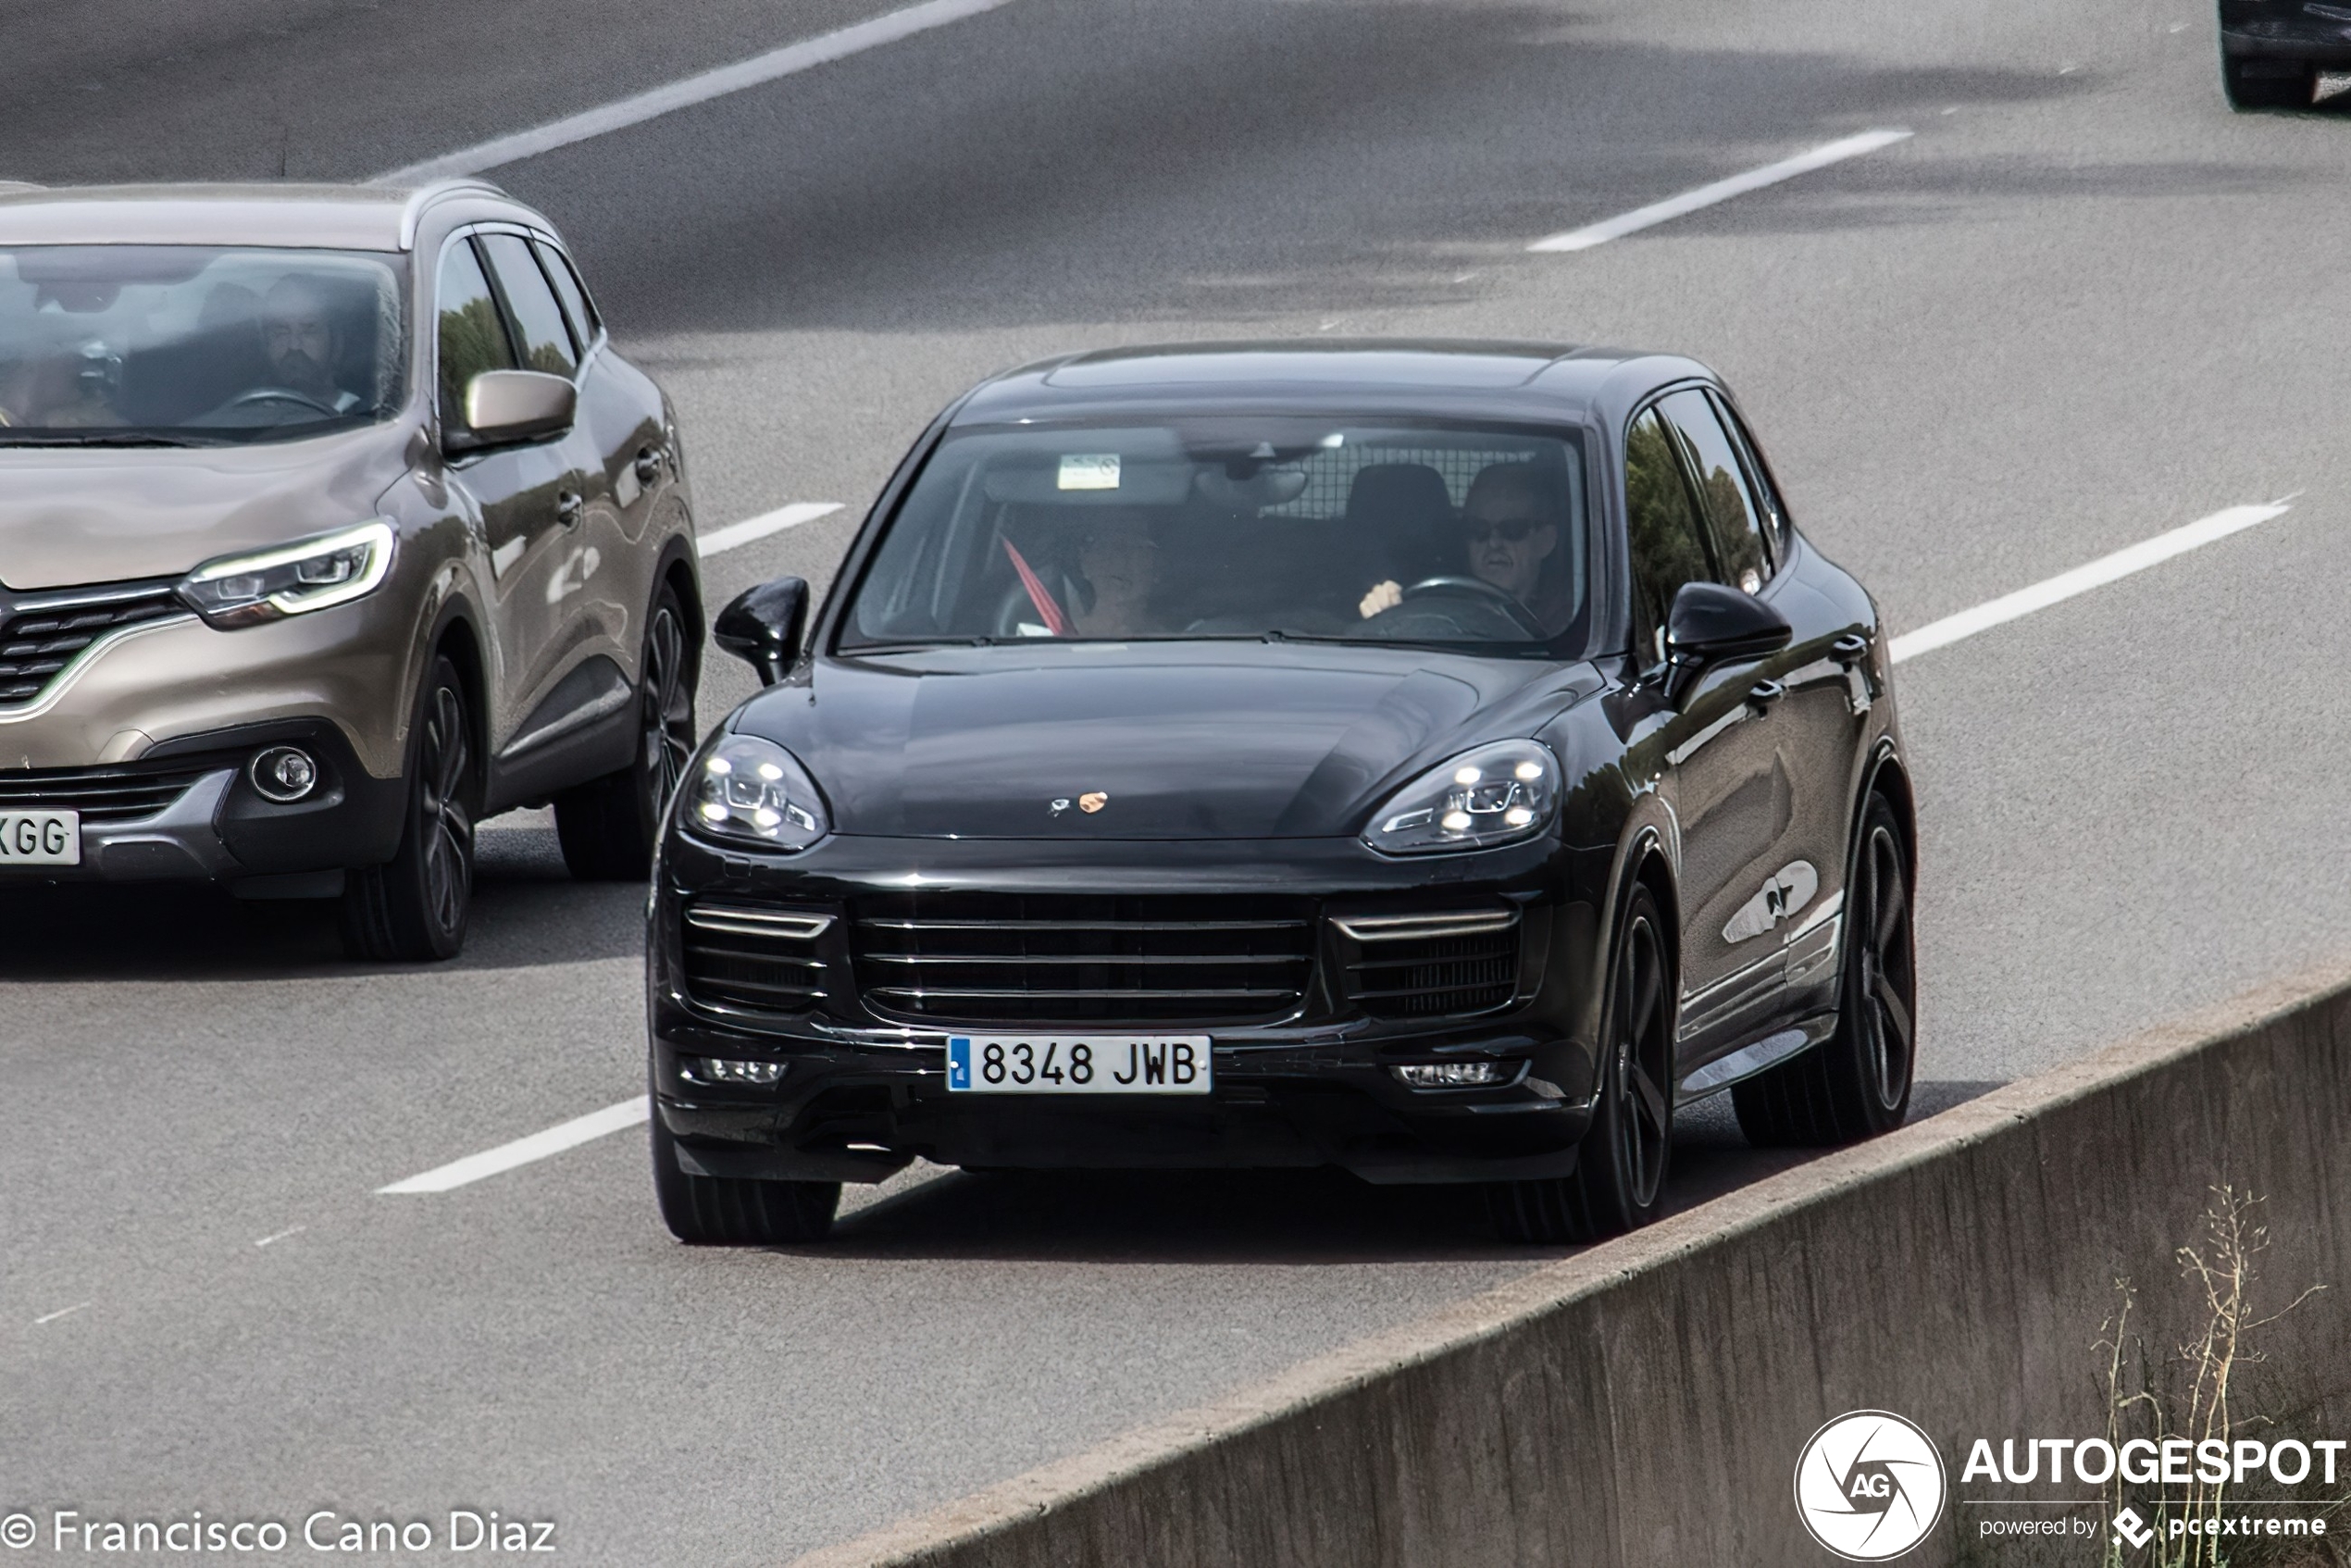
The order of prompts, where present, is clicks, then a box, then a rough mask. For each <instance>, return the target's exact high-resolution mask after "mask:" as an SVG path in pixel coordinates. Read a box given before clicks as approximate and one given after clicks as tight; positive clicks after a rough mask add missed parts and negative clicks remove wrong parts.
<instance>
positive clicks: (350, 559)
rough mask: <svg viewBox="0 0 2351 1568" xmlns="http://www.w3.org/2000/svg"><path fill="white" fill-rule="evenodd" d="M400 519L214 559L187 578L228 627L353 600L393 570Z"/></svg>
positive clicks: (193, 605)
mask: <svg viewBox="0 0 2351 1568" xmlns="http://www.w3.org/2000/svg"><path fill="white" fill-rule="evenodd" d="M392 540H393V534H392V525H391V524H390V523H387V522H385V521H383V520H382V519H380V518H378V519H377V520H375V521H373V522H366V523H361V524H360V525H359V526H358V527H357V528H351V529H342V531H341V532H339V533H330V534H321V535H320V536H319V537H318V538H317V539H305V540H303V541H300V542H298V543H294V544H288V545H284V546H281V547H280V548H279V549H276V550H267V551H263V552H261V553H259V554H252V555H224V556H222V557H221V558H220V559H219V560H218V561H207V562H205V564H204V565H203V566H198V567H197V568H196V569H195V570H194V571H193V572H190V573H189V574H188V575H187V576H186V577H185V578H183V579H180V600H181V601H182V602H183V603H185V604H187V606H188V607H189V608H190V609H192V610H193V611H195V612H196V614H198V615H200V616H203V617H204V618H205V620H207V621H209V622H211V623H212V624H213V625H214V626H217V627H219V628H222V629H223V630H229V629H233V628H237V627H241V626H258V625H259V624H261V623H262V622H263V621H274V620H282V619H284V618H285V617H286V616H300V615H306V614H308V613H309V612H310V611H312V610H323V609H325V608H327V607H328V606H329V605H330V604H349V603H350V602H351V601H352V600H354V599H356V598H358V597H359V596H360V595H361V594H363V593H367V592H371V591H374V589H375V588H376V586H377V585H378V584H379V583H380V582H382V581H383V579H384V578H385V576H386V575H387V574H388V573H390V572H391V570H392Z"/></svg>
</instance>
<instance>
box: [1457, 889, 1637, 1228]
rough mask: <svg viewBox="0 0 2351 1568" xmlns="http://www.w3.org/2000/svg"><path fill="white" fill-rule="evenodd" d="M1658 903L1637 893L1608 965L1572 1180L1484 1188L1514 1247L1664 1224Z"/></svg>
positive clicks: (1498, 1223)
mask: <svg viewBox="0 0 2351 1568" xmlns="http://www.w3.org/2000/svg"><path fill="white" fill-rule="evenodd" d="M1672 952H1673V949H1672V946H1671V944H1670V943H1669V941H1668V940H1667V938H1666V934H1665V928H1664V920H1663V918H1662V917H1661V915H1660V914H1659V911H1658V904H1657V899H1656V898H1655V896H1654V895H1652V894H1651V893H1650V892H1649V890H1648V889H1647V888H1645V887H1636V888H1635V889H1634V890H1633V896H1632V898H1631V899H1630V900H1629V901H1628V902H1626V905H1625V910H1624V918H1623V922H1622V923H1621V926H1620V928H1619V931H1618V934H1617V939H1616V951H1615V952H1614V953H1613V954H1612V955H1611V965H1610V980H1611V983H1610V988H1609V989H1610V1001H1609V1004H1608V1027H1607V1028H1606V1029H1605V1030H1604V1031H1603V1032H1602V1035H1601V1040H1602V1046H1601V1061H1600V1072H1599V1086H1598V1087H1599V1092H1598V1096H1597V1098H1596V1101H1595V1103H1594V1105H1593V1107H1592V1125H1591V1126H1590V1128H1589V1129H1588V1130H1586V1133H1585V1134H1584V1142H1583V1145H1582V1147H1581V1148H1580V1149H1579V1150H1578V1151H1576V1169H1575V1174H1574V1175H1573V1176H1550V1177H1545V1178H1541V1179H1537V1180H1533V1181H1504V1182H1496V1183H1495V1184H1494V1185H1493V1186H1491V1187H1489V1188H1487V1189H1486V1198H1487V1203H1488V1206H1489V1208H1490V1209H1491V1211H1492V1213H1493V1215H1494V1224H1495V1227H1496V1228H1497V1229H1498V1230H1499V1231H1500V1232H1501V1233H1502V1237H1503V1239H1505V1240H1509V1241H1530V1242H1543V1243H1556V1242H1561V1241H1579V1242H1580V1241H1598V1240H1601V1239H1603V1238H1607V1237H1611V1236H1621V1235H1623V1233H1624V1232H1626V1231H1628V1230H1635V1229H1637V1228H1639V1227H1640V1226H1645V1225H1647V1224H1648V1223H1649V1222H1650V1221H1651V1220H1653V1219H1655V1218H1657V1216H1658V1215H1659V1213H1661V1212H1662V1210H1663V1208H1664V1202H1665V1167H1666V1164H1667V1162H1668V1159H1669V1157H1670V1156H1671V1155H1672V1153H1673V1027H1674V1002H1673V998H1674V980H1673V959H1672Z"/></svg>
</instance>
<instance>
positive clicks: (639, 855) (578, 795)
mask: <svg viewBox="0 0 2351 1568" xmlns="http://www.w3.org/2000/svg"><path fill="white" fill-rule="evenodd" d="M686 626H687V621H686V612H685V609H684V607H683V606H682V605H681V604H679V603H678V594H677V591H676V590H674V589H672V588H671V587H669V585H668V584H666V583H664V584H663V585H662V589H661V591H660V592H659V593H657V594H655V595H654V596H653V608H652V610H651V611H649V612H648V613H647V614H646V616H645V651H644V655H643V658H642V659H641V661H640V663H639V665H638V672H639V673H638V682H637V756H636V760H634V761H633V762H631V763H630V764H629V765H628V766H627V767H624V768H622V769H621V770H620V771H619V772H617V773H608V774H606V775H605V776H604V777H603V778H591V779H590V780H589V781H588V782H587V783H585V784H582V785H579V786H578V787H577V788H575V789H571V790H565V791H564V792H563V793H562V794H561V795H558V796H557V797H556V798H555V837H556V838H557V840H560V841H561V843H562V844H563V851H564V864H565V865H567V866H569V867H570V868H571V874H572V875H573V876H574V877H578V879H579V880H581V881H583V882H641V881H643V880H644V879H645V877H646V876H647V874H648V873H649V872H650V871H651V870H652V868H653V846H654V844H655V843H656V842H658V841H659V840H660V838H661V820H662V813H663V812H664V811H665V810H666V809H668V805H669V797H670V795H671V793H672V792H673V791H675V790H677V788H678V779H680V778H683V777H685V772H686V763H687V760H688V759H689V758H690V757H691V756H692V755H693V754H694V739H695V737H694V688H695V684H696V679H695V678H696V675H697V674H698V671H697V668H696V664H695V659H694V650H693V648H692V647H690V645H689V643H688V641H687V636H686Z"/></svg>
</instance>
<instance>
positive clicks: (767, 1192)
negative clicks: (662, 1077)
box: [653, 1105, 840, 1247]
mask: <svg viewBox="0 0 2351 1568" xmlns="http://www.w3.org/2000/svg"><path fill="white" fill-rule="evenodd" d="M653 1196H654V1197H655V1198H656V1199H657V1200H659V1201H660V1203H661V1218H662V1223H663V1224H665V1225H666V1226H669V1234H670V1235H672V1236H675V1237H676V1238H678V1240H680V1241H683V1242H686V1243H687V1244H688V1245H690V1246H695V1247H773V1246H779V1245H783V1244H786V1243H789V1242H794V1241H822V1240H823V1239H824V1238H825V1237H826V1235H827V1232H829V1231H830V1230H831V1229H832V1228H833V1212H834V1210H835V1209H837V1208H838V1207H839V1206H840V1183H839V1182H837V1181H752V1180H747V1179H744V1178H742V1177H738V1176H690V1175H688V1174H687V1173H686V1172H684V1171H682V1170H680V1169H678V1140H677V1139H674V1138H672V1137H671V1136H670V1134H669V1129H668V1128H667V1127H665V1126H663V1125H662V1121H661V1107H660V1106H658V1105H656V1106H654V1107H653Z"/></svg>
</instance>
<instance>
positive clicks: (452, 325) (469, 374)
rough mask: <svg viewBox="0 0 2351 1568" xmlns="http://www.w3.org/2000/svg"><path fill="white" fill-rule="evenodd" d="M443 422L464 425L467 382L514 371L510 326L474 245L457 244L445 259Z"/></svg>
mask: <svg viewBox="0 0 2351 1568" xmlns="http://www.w3.org/2000/svg"><path fill="white" fill-rule="evenodd" d="M438 293H439V309H440V311H441V418H442V423H443V424H445V425H448V426H451V427H453V428H455V429H463V428H464V427H465V424H466V383H467V382H468V381H471V380H473V379H474V378H475V377H476V376H479V375H480V374H481V373H482V372H483V371H484V370H511V369H513V368H514V367H515V351H514V347H513V345H512V344H511V343H509V342H507V340H506V324H505V322H504V319H503V318H502V317H500V316H499V314H498V302H497V301H496V300H495V299H493V298H491V292H490V280H489V279H488V278H486V277H484V276H483V275H482V270H481V263H480V261H479V260H478V259H477V258H476V257H475V255H474V248H473V244H472V243H471V242H470V241H466V240H459V241H458V242H457V243H454V244H453V245H451V246H450V247H449V248H448V249H447V250H446V251H444V252H442V256H441V283H440V288H439V291H438Z"/></svg>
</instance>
